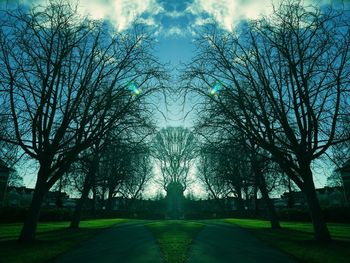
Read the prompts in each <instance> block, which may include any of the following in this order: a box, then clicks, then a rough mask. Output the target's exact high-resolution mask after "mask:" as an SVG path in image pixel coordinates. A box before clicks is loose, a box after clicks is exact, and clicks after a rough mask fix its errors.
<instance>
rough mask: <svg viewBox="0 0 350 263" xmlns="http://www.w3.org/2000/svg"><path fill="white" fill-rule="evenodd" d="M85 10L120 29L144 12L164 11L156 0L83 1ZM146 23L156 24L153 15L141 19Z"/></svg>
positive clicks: (82, 4) (153, 13) (152, 13)
mask: <svg viewBox="0 0 350 263" xmlns="http://www.w3.org/2000/svg"><path fill="white" fill-rule="evenodd" d="M81 8H82V10H83V12H85V13H87V14H89V15H91V17H92V18H95V19H108V20H110V21H111V22H112V23H113V24H114V25H115V26H116V28H117V29H118V30H119V31H123V30H125V29H127V28H128V27H129V26H130V25H131V24H132V22H133V21H134V20H135V19H137V18H138V17H140V16H141V15H143V14H146V15H147V16H154V15H156V14H158V13H160V12H162V11H163V8H162V6H160V5H159V4H158V3H157V1H156V0H110V1H102V0H92V1H88V2H85V3H81ZM139 22H141V23H145V24H146V25H152V26H153V25H155V21H154V19H153V18H152V17H149V18H142V19H140V20H139Z"/></svg>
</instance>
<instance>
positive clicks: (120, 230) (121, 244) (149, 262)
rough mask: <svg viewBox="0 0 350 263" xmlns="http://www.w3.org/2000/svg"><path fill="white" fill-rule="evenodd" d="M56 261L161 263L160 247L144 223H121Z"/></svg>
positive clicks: (66, 262)
mask: <svg viewBox="0 0 350 263" xmlns="http://www.w3.org/2000/svg"><path fill="white" fill-rule="evenodd" d="M54 262H55V263H114V262H115V263H161V262H162V257H161V253H160V250H159V247H158V246H157V244H156V243H155V241H154V238H153V236H152V233H151V232H150V231H149V230H148V229H146V227H145V226H144V225H143V224H135V223H131V224H121V225H116V226H114V227H112V228H109V229H107V230H104V231H102V232H101V233H99V234H98V235H96V236H95V237H94V238H92V239H89V240H87V241H84V242H82V243H81V244H80V245H79V246H78V247H76V248H75V249H72V250H70V251H68V252H67V253H65V254H63V255H61V256H59V257H58V258H56V259H55V261H54Z"/></svg>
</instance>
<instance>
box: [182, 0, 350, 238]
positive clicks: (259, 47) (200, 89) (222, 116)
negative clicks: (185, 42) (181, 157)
mask: <svg viewBox="0 0 350 263" xmlns="http://www.w3.org/2000/svg"><path fill="white" fill-rule="evenodd" d="M349 21H350V20H349V14H348V13H346V11H342V10H339V9H334V8H325V7H324V8H322V9H320V8H318V7H314V6H304V5H303V4H302V1H298V0H287V1H282V2H281V4H280V5H279V6H275V7H274V10H273V13H272V14H271V15H269V16H265V17H261V18H259V19H257V20H250V21H245V22H243V23H241V24H240V25H238V26H237V27H236V28H235V29H234V30H233V31H232V32H228V31H224V30H221V29H220V27H218V26H215V25H212V26H207V27H206V28H205V29H204V30H203V31H200V32H198V39H197V55H196V56H195V57H194V59H193V62H192V63H191V64H189V65H188V67H187V68H186V69H185V73H184V74H183V80H184V86H185V87H186V91H188V92H191V94H192V96H199V99H198V100H197V101H199V103H198V104H199V112H198V114H199V115H200V116H201V119H200V121H199V123H198V128H200V129H201V130H202V135H203V137H204V138H206V139H207V141H209V142H215V140H217V139H218V138H219V139H220V141H221V143H222V144H221V145H223V148H221V149H220V151H221V157H220V158H221V160H218V161H216V160H213V159H212V157H211V155H207V153H208V152H209V153H210V151H208V150H207V148H212V147H211V146H210V147H205V148H204V152H205V155H204V156H203V157H202V161H201V162H202V164H203V165H202V166H201V168H200V169H201V175H202V177H203V179H204V180H218V179H220V176H225V180H226V182H228V183H227V184H225V187H231V188H233V191H234V192H236V194H237V195H238V196H239V195H240V190H239V189H240V188H241V187H242V186H241V185H239V184H241V183H244V182H243V181H242V180H240V179H239V178H240V177H241V174H240V173H250V171H251V170H252V171H253V173H252V174H253V175H254V180H256V181H257V182H258V184H257V185H258V186H259V189H260V191H261V194H262V196H263V197H266V198H267V194H266V183H265V181H266V175H269V176H271V172H268V170H269V166H270V165H271V164H278V166H279V169H280V170H281V171H282V172H283V173H284V174H285V175H287V176H288V178H289V179H290V180H291V181H293V182H294V184H295V185H296V186H297V187H298V188H299V189H301V191H302V192H303V193H304V195H305V198H306V200H307V203H308V205H309V210H310V215H311V218H312V222H313V227H314V233H315V238H316V239H317V240H322V241H328V240H330V235H329V231H328V228H327V225H326V222H325V221H324V219H323V217H322V211H321V208H320V205H319V202H318V199H317V195H316V191H315V185H314V180H313V178H314V174H313V170H312V165H313V163H314V161H315V160H318V159H319V158H321V157H323V156H325V155H327V154H328V155H329V154H330V149H331V147H332V146H333V145H337V144H340V143H342V142H344V141H348V140H349V135H348V129H347V127H348V125H347V123H348V119H349V116H350V111H349V106H348V103H349V87H350V64H349V59H350V25H349ZM203 129H205V131H203ZM218 133H219V134H220V136H219V135H218ZM211 145H212V144H211ZM211 151H212V150H211ZM207 156H208V157H207ZM226 156H227V157H226ZM232 159H234V161H231V160H232ZM212 162H215V163H217V164H218V163H219V164H221V163H224V165H223V169H222V171H221V170H220V168H221V167H222V166H221V165H220V166H219V165H214V166H212V164H210V163H212ZM206 169H209V170H206ZM210 169H211V170H214V171H210ZM213 172H216V173H218V174H219V176H218V177H214V178H212V177H206V174H210V173H213ZM231 175H232V176H233V177H232V178H231V177H230V176H231ZM245 178H246V177H245ZM210 185H212V188H211V189H209V190H210V191H211V192H212V193H213V195H217V194H219V193H220V191H226V190H225V189H224V188H223V187H222V184H221V185H220V184H219V185H218V187H216V186H215V185H216V183H215V182H213V183H212V184H210ZM214 188H216V189H214ZM237 189H238V190H237ZM268 207H269V208H271V209H270V212H271V213H272V214H273V211H272V208H273V207H270V205H269V206H268ZM272 225H273V226H274V227H278V224H277V222H273V223H272Z"/></svg>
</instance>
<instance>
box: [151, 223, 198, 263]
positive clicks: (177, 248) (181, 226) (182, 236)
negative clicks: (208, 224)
mask: <svg viewBox="0 0 350 263" xmlns="http://www.w3.org/2000/svg"><path fill="white" fill-rule="evenodd" d="M146 226H147V227H148V228H149V229H150V230H151V231H152V233H153V234H154V236H155V238H156V240H157V243H158V244H159V246H160V248H161V251H162V253H163V256H164V261H165V262H166V263H183V262H185V260H186V258H187V253H188V249H189V247H190V245H191V243H192V241H193V239H194V238H195V237H196V235H197V234H198V232H199V231H200V230H201V229H202V228H203V227H204V226H205V225H204V224H202V223H197V222H191V221H177V220H175V221H174V220H171V221H160V222H155V223H150V224H146Z"/></svg>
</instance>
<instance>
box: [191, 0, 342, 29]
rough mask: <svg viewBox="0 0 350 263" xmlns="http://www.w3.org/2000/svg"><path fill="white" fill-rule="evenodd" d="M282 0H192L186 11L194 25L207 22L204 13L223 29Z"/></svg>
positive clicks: (319, 0) (308, 0)
mask: <svg viewBox="0 0 350 263" xmlns="http://www.w3.org/2000/svg"><path fill="white" fill-rule="evenodd" d="M281 1H282V0H194V1H193V2H192V4H191V5H189V6H188V8H187V12H190V13H191V14H192V15H194V16H195V17H196V21H195V23H194V25H203V24H207V23H209V22H210V21H211V20H210V19H208V18H207V17H206V16H205V14H206V15H207V16H208V15H209V17H210V18H212V19H214V21H216V22H217V23H218V24H219V25H220V26H221V27H222V28H223V29H226V30H232V29H233V28H234V26H235V25H237V23H238V22H239V21H241V20H242V19H256V18H258V17H259V16H260V15H266V14H269V13H271V12H272V9H273V8H272V7H273V5H278V4H279V3H281ZM335 2H336V1H335V0H304V1H303V3H304V4H306V5H308V4H319V5H322V4H330V3H335Z"/></svg>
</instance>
